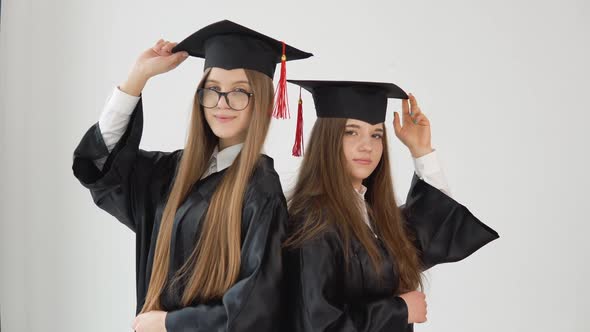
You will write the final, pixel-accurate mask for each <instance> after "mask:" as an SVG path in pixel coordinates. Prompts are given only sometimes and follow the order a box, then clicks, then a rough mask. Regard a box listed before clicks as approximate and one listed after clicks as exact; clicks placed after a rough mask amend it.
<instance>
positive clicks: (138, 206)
mask: <svg viewBox="0 0 590 332" xmlns="http://www.w3.org/2000/svg"><path fill="white" fill-rule="evenodd" d="M142 130H143V109H142V103H141V100H140V101H139V102H138V103H137V105H136V106H135V109H134V111H133V113H132V115H131V119H130V122H129V125H128V126H127V129H126V131H125V133H124V134H123V136H122V137H121V139H120V140H119V141H118V142H117V144H116V145H115V147H114V148H113V150H112V151H111V152H110V153H109V150H108V149H107V146H106V145H105V142H104V139H103V136H102V134H101V131H100V128H99V125H98V123H96V124H94V125H93V126H92V127H90V129H88V131H87V132H86V134H85V135H84V137H83V138H82V140H81V141H80V143H79V144H78V146H77V147H76V149H75V151H74V156H73V159H74V160H73V166H72V170H73V172H74V175H75V176H76V178H77V179H78V180H79V181H80V183H81V184H82V185H83V186H84V187H86V188H87V189H89V190H90V194H91V196H92V198H93V200H94V202H95V204H96V205H97V206H98V207H100V208H101V209H103V210H105V211H106V212H108V213H109V214H111V215H112V216H114V217H115V218H117V219H118V220H119V221H120V222H121V223H123V224H124V225H126V226H127V227H129V228H130V229H131V230H132V231H134V232H137V231H138V227H140V226H145V227H146V228H147V229H151V226H152V225H153V219H154V218H153V217H154V211H155V208H156V204H157V202H158V201H159V200H161V199H162V197H163V196H164V195H166V194H167V190H168V189H169V188H168V187H169V184H170V183H171V179H172V177H173V176H174V173H175V171H176V165H177V161H178V158H179V155H180V152H181V150H177V151H174V152H155V151H144V150H141V149H139V142H140V140H141V134H142ZM105 157H106V162H105V164H104V166H103V167H102V169H99V168H98V167H97V166H96V164H95V162H94V161H96V160H99V159H104V158H105ZM145 223H151V224H150V225H145Z"/></svg>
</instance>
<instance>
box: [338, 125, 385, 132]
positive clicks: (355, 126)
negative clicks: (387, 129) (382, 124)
mask: <svg viewBox="0 0 590 332" xmlns="http://www.w3.org/2000/svg"><path fill="white" fill-rule="evenodd" d="M346 127H351V128H356V129H361V126H359V125H355V124H347V125H346ZM375 131H380V132H383V129H382V128H377V129H375Z"/></svg>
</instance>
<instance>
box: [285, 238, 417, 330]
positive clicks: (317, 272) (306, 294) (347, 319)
mask: <svg viewBox="0 0 590 332" xmlns="http://www.w3.org/2000/svg"><path fill="white" fill-rule="evenodd" d="M286 257H288V258H287V262H286V265H287V266H288V269H289V270H288V271H289V272H288V279H289V292H290V293H289V294H290V301H291V302H292V303H291V309H290V311H289V313H290V315H291V316H292V318H291V319H290V320H291V325H292V327H291V328H292V331H293V332H319V331H330V332H361V331H364V332H377V331H389V332H391V331H412V327H411V325H410V326H409V325H408V307H407V305H406V302H405V301H404V300H403V299H402V298H401V297H398V296H391V297H387V298H383V299H379V300H374V301H366V302H363V303H355V304H350V303H348V301H347V300H346V299H345V298H344V294H345V293H346V289H345V287H346V286H345V285H344V280H343V279H344V278H343V276H344V275H346V274H347V271H346V268H345V262H344V258H343V249H342V245H341V242H340V240H339V237H338V236H337V235H336V234H335V233H334V232H332V231H329V232H325V233H324V234H323V235H322V236H320V237H318V238H316V239H314V240H309V241H307V242H306V243H304V244H303V245H302V246H301V247H299V248H295V249H290V250H289V251H288V252H287V253H286Z"/></svg>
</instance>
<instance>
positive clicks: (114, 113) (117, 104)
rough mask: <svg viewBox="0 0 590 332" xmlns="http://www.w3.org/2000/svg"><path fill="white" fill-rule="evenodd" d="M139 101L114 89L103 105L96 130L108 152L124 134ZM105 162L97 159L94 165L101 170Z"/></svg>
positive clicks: (117, 88) (137, 98) (104, 159)
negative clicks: (98, 131)
mask: <svg viewBox="0 0 590 332" xmlns="http://www.w3.org/2000/svg"><path fill="white" fill-rule="evenodd" d="M139 99H140V97H136V96H131V95H128V94H126V93H125V92H123V91H121V90H120V89H119V87H116V88H115V89H114V90H113V93H112V95H111V96H110V97H109V99H108V100H107V102H106V103H105V105H104V108H103V110H102V113H101V114H100V118H99V120H98V128H99V129H100V133H101V134H102V138H103V140H104V143H105V145H106V146H107V149H108V150H109V152H111V151H112V150H113V148H114V147H115V145H117V142H119V140H120V139H121V137H122V136H123V134H124V133H125V130H126V129H127V125H128V124H129V119H130V118H131V114H132V113H133V110H134V109H135V106H136V105H137V102H138V101H139ZM105 161H106V158H102V159H98V160H95V161H94V164H95V165H96V167H98V168H99V169H102V168H103V165H104V163H105Z"/></svg>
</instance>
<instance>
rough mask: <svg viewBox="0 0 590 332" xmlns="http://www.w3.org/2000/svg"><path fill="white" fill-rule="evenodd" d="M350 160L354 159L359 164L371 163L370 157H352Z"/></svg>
mask: <svg viewBox="0 0 590 332" xmlns="http://www.w3.org/2000/svg"><path fill="white" fill-rule="evenodd" d="M352 161H354V162H355V163H357V164H361V165H371V159H363V158H358V159H353V160H352Z"/></svg>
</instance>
